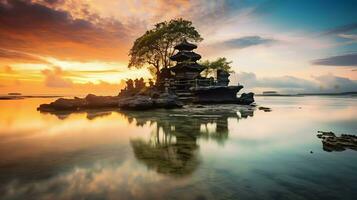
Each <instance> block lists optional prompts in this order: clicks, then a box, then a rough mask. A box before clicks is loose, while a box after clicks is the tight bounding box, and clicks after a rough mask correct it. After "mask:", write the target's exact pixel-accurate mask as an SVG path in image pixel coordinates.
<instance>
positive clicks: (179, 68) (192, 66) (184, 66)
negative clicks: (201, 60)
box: [170, 63, 205, 73]
mask: <svg viewBox="0 0 357 200" xmlns="http://www.w3.org/2000/svg"><path fill="white" fill-rule="evenodd" d="M204 69H205V67H203V66H202V65H200V64H198V63H178V64H177V65H175V66H173V67H171V68H170V70H171V71H173V72H175V73H176V72H184V71H193V72H202V71H203V70H204Z"/></svg>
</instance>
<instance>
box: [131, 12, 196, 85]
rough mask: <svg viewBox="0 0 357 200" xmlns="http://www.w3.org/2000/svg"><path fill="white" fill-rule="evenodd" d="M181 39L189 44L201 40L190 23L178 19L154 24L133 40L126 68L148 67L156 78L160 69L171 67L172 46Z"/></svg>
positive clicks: (173, 50) (173, 51)
mask: <svg viewBox="0 0 357 200" xmlns="http://www.w3.org/2000/svg"><path fill="white" fill-rule="evenodd" d="M183 39H186V40H188V41H191V42H200V41H202V40H203V39H202V38H201V35H200V34H199V33H198V32H197V30H196V29H195V27H193V26H192V22H191V21H188V20H184V19H181V18H179V19H172V20H170V21H164V22H161V23H158V24H156V25H155V26H154V28H153V29H151V30H148V31H146V32H145V34H144V35H142V36H141V37H139V38H137V39H136V40H135V42H134V45H133V46H132V48H131V49H130V52H129V57H130V60H129V65H128V67H129V68H132V67H135V68H142V67H148V69H149V71H150V72H151V73H152V74H156V78H157V76H158V75H159V73H160V69H162V68H167V67H171V66H173V62H172V61H170V56H172V55H173V54H174V53H175V49H174V46H175V45H177V44H178V43H180V42H181V41H182V40H183Z"/></svg>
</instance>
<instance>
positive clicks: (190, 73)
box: [158, 39, 243, 103]
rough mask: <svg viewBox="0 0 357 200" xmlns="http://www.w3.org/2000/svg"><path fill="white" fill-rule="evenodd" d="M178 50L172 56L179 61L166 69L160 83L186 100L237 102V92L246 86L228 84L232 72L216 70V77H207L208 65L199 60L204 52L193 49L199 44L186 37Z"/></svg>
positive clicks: (161, 75) (176, 47)
mask: <svg viewBox="0 0 357 200" xmlns="http://www.w3.org/2000/svg"><path fill="white" fill-rule="evenodd" d="M174 48H175V49H176V50H178V51H177V53H176V54H175V55H173V56H171V57H170V59H171V60H172V61H174V62H176V65H175V66H173V67H171V68H163V69H162V70H161V73H160V77H159V79H158V80H159V81H158V85H161V87H168V88H169V90H170V91H173V92H174V93H175V94H176V95H178V96H179V98H180V99H181V100H183V101H192V102H196V103H232V102H236V101H237V93H238V92H239V90H241V89H242V88H243V86H242V85H236V86H228V84H229V76H230V74H229V73H228V72H226V71H223V70H217V71H216V78H213V77H209V78H207V77H203V76H201V73H202V72H203V71H204V70H205V69H206V67H204V66H202V65H200V64H199V63H197V61H198V60H200V59H201V55H199V54H197V53H195V52H194V51H193V50H194V49H196V48H197V46H196V45H195V44H192V43H189V42H188V41H187V40H186V39H184V40H183V41H182V42H181V43H180V44H178V45H176V46H175V47H174Z"/></svg>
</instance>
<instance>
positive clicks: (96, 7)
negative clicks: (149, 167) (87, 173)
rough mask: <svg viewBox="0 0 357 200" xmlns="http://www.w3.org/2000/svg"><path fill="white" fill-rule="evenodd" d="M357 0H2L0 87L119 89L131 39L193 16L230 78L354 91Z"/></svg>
mask: <svg viewBox="0 0 357 200" xmlns="http://www.w3.org/2000/svg"><path fill="white" fill-rule="evenodd" d="M356 10H357V1H348V0H343V1H342V0H256V1H253V0H219V1H213V0H192V1H190V0H0V94H7V93H9V92H20V93H23V94H66V95H83V94H87V93H95V94H100V95H115V94H117V93H118V92H119V91H120V88H122V87H123V86H124V80H125V79H128V78H138V77H145V78H149V77H150V73H149V72H148V71H147V70H146V69H128V68H127V64H128V59H129V58H128V52H129V49H130V47H131V45H132V44H133V41H134V40H135V39H136V38H137V37H140V36H141V35H142V34H143V33H145V31H146V30H148V29H151V28H152V27H153V25H154V24H155V23H159V22H161V21H165V20H170V19H173V18H179V17H181V18H184V19H187V20H191V21H192V22H193V25H194V26H195V27H196V28H197V30H198V31H199V33H200V34H201V36H202V37H203V38H204V40H203V41H202V42H200V43H199V44H198V48H197V50H196V52H197V53H199V54H201V55H202V59H203V60H207V59H208V60H214V59H216V58H217V57H226V58H227V59H228V60H231V61H233V63H232V66H233V70H234V73H233V74H232V75H231V77H230V79H231V84H237V83H240V84H243V85H244V86H245V89H244V90H245V91H253V92H256V93H260V92H262V91H266V90H275V91H278V92H281V93H300V92H346V91H357V12H356Z"/></svg>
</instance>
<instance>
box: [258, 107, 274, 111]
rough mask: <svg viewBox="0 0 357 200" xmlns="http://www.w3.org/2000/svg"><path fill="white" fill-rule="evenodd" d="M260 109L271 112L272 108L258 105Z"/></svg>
mask: <svg viewBox="0 0 357 200" xmlns="http://www.w3.org/2000/svg"><path fill="white" fill-rule="evenodd" d="M258 109H259V110H262V111H264V112H271V108H268V107H263V106H260V107H258Z"/></svg>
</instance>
